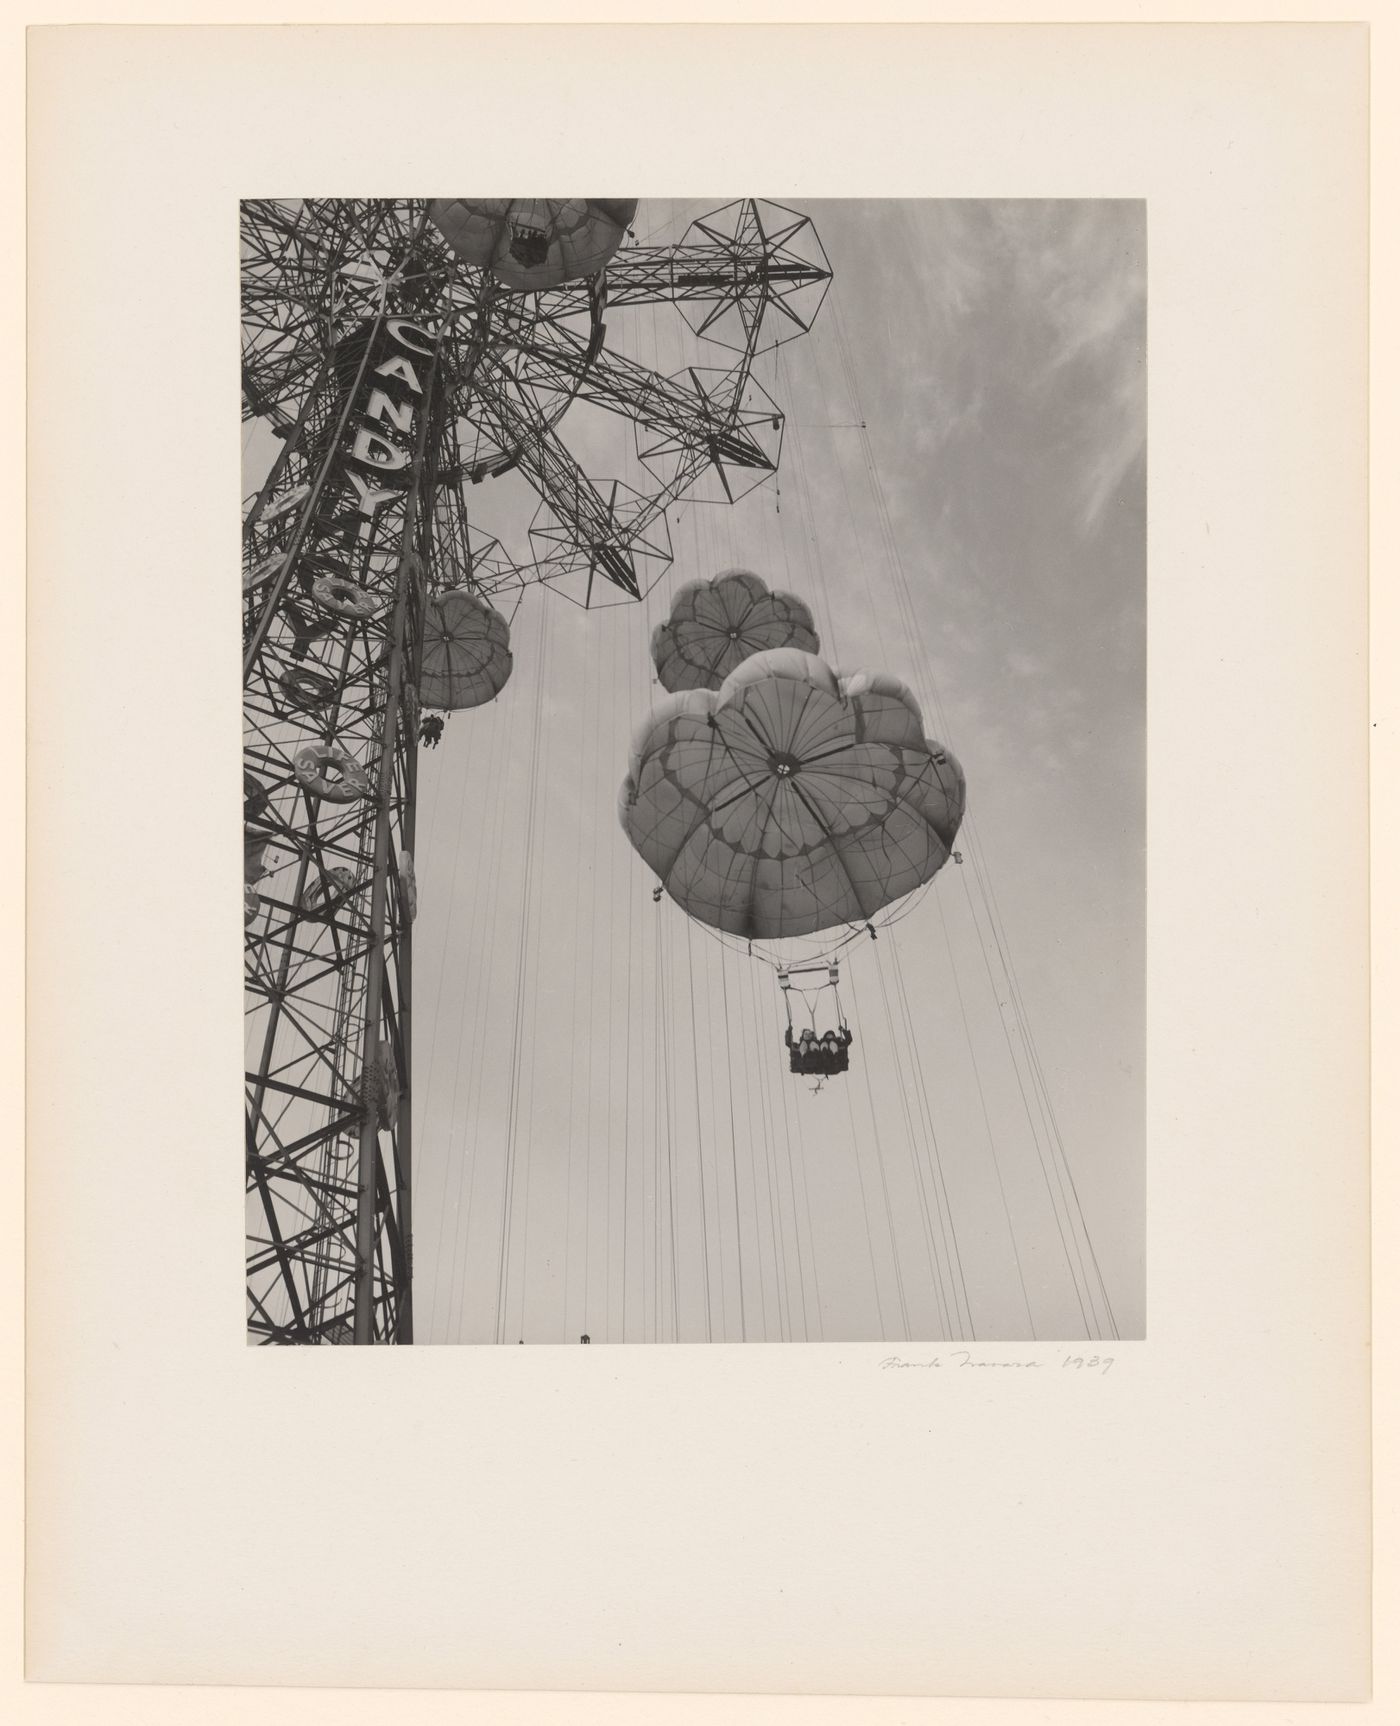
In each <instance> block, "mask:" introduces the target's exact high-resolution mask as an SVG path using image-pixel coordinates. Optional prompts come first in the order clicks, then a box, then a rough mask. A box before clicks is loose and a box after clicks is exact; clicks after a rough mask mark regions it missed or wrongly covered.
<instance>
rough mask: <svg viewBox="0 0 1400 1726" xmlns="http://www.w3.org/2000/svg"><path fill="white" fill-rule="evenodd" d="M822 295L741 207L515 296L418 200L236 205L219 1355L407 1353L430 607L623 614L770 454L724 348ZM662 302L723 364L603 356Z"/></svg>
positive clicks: (770, 228)
mask: <svg viewBox="0 0 1400 1726" xmlns="http://www.w3.org/2000/svg"><path fill="white" fill-rule="evenodd" d="M828 280H829V270H828V268H827V264H826V259H825V256H824V255H823V253H822V251H821V247H820V243H819V242H818V241H817V239H816V236H815V233H814V232H813V230H812V228H811V224H810V223H809V222H808V221H807V220H806V218H804V217H802V216H800V215H796V214H794V213H793V212H791V211H787V210H783V209H780V208H779V207H777V206H774V205H768V204H759V203H755V202H752V201H744V202H742V203H738V204H732V205H729V206H727V207H726V208H725V209H724V210H722V211H719V212H717V213H716V214H715V215H714V216H712V217H708V218H706V219H705V220H704V221H702V222H697V223H695V224H694V225H693V226H692V227H691V229H690V230H689V231H688V232H687V234H686V236H685V239H684V240H683V241H682V242H681V243H680V244H679V245H676V246H669V247H647V246H633V247H629V248H624V249H623V250H622V251H621V252H620V253H618V254H617V256H616V257H615V258H614V259H613V260H612V262H611V263H610V264H609V265H608V267H607V270H606V271H605V272H604V273H603V274H600V275H596V276H593V277H589V278H586V279H583V280H579V281H574V282H569V283H566V284H565V285H564V286H562V287H559V288H554V289H550V290H548V291H546V292H540V293H533V294H531V293H516V292H512V291H509V290H506V289H503V288H502V287H500V286H499V284H497V283H496V282H495V281H494V280H493V279H492V278H491V277H490V276H489V275H488V274H486V273H484V272H482V271H480V270H477V269H475V268H473V267H471V266H470V265H466V264H463V263H461V262H459V261H458V260H457V259H456V258H454V256H453V255H452V253H451V252H450V251H449V250H448V248H447V246H446V245H445V244H444V243H443V241H442V239H441V237H440V236H439V235H438V234H437V232H436V230H435V229H434V228H433V227H432V225H431V224H430V223H429V221H428V219H427V214H426V205H425V204H424V202H423V201H421V200H419V201H412V200H408V201H389V200H383V201H354V202H349V201H339V200H320V201H316V200H309V201H305V202H301V203H284V202H269V201H255V202H250V203H248V204H245V206H244V207H243V212H242V290H243V335H244V341H243V402H244V415H245V418H252V419H257V420H260V421H262V422H263V423H264V424H265V425H266V426H267V427H269V428H270V429H271V430H272V431H273V433H274V434H275V435H276V437H277V438H278V439H280V442H281V448H280V451H279V453H278V455H277V458H276V460H275V461H274V462H273V463H272V465H271V468H270V470H269V472H268V474H267V477H266V479H265V481H264V482H263V484H262V485H261V486H260V487H259V489H258V491H257V493H256V495H255V496H253V497H252V498H250V499H249V500H248V502H247V505H246V509H245V517H244V525H243V541H244V577H243V639H244V830H245V840H244V851H245V857H244V862H245V866H244V880H245V887H244V892H245V972H246V983H247V996H248V1015H247V1040H246V1053H247V1060H246V1066H247V1075H246V1104H247V1127H246V1162H247V1189H248V1208H249V1215H248V1262H247V1284H248V1326H249V1335H250V1340H253V1341H256V1342H260V1343H271V1342H349V1341H354V1342H357V1343H370V1342H411V1341H412V1340H413V1303H412V1279H413V1231H412V1209H411V1201H412V1157H411V1146H412V1094H411V1089H410V1084H409V1077H410V1073H411V1070H412V994H413V991H412V926H413V918H414V914H415V911H416V899H417V895H416V888H415V884H414V870H413V850H414V813H415V804H416V795H415V793H416V775H417V748H418V741H419V723H420V700H419V695H418V689H419V683H420V675H421V665H422V652H423V642H424V628H425V616H426V615H428V614H429V610H430V602H431V600H432V597H433V596H434V595H436V594H439V593H442V592H445V591H447V590H449V589H458V588H467V589H469V590H471V591H473V592H474V593H476V594H477V595H479V596H480V597H482V598H486V599H489V598H490V597H492V596H493V595H500V594H501V593H502V592H504V591H506V590H508V589H513V588H519V587H520V586H522V585H524V584H526V583H531V582H543V583H546V584H547V585H549V586H552V587H555V588H558V589H560V590H562V591H564V592H566V593H569V594H570V595H571V596H573V597H575V598H578V599H579V600H580V601H581V602H582V603H583V604H585V605H587V604H590V603H595V602H596V601H597V599H598V597H599V596H600V594H601V593H602V592H604V591H612V592H614V593H620V594H622V595H624V596H629V597H632V598H636V597H639V596H640V595H641V594H642V593H643V592H644V591H645V590H646V588H647V587H649V586H650V585H651V584H652V583H653V582H654V581H655V580H656V579H657V578H658V577H659V575H660V574H661V573H662V571H663V570H664V569H665V567H666V565H667V564H668V563H669V561H670V547H669V536H668V532H667V525H666V510H667V508H668V506H669V505H670V504H672V503H674V502H675V501H676V500H678V499H679V498H681V497H682V496H684V495H686V494H687V493H689V492H691V491H692V489H693V488H694V487H695V486H696V485H697V483H698V482H700V481H701V480H702V479H703V478H704V477H705V476H707V475H708V476H710V477H711V478H712V479H713V480H714V481H715V482H716V488H717V491H716V494H717V495H718V496H720V497H721V498H730V499H732V498H734V497H736V496H738V495H741V493H742V492H743V491H745V490H747V489H749V488H750V487H751V486H752V485H753V484H755V483H758V482H759V481H761V480H762V479H764V478H765V477H767V476H768V475H770V474H771V473H773V471H774V470H775V469H776V466H777V460H778V449H779V445H780V441H781V429H782V414H781V411H780V409H779V408H778V407H777V406H776V404H774V403H773V401H772V400H771V398H769V396H768V395H767V394H766V392H764V391H763V390H762V389H761V387H760V386H759V385H758V383H757V380H756V379H755V378H754V376H753V361H754V357H755V355H756V354H757V353H758V352H760V351H761V350H762V349H763V348H764V347H768V346H772V345H774V344H775V343H776V342H778V341H782V340H785V339H787V338H788V337H789V336H792V335H797V334H800V333H802V332H803V331H805V330H806V329H807V328H809V327H810V324H811V321H812V318H813V317H814V316H815V314H816V310H817V307H818V306H819V304H820V301H821V298H822V295H823V294H824V292H825V287H826V284H827V282H828ZM663 303H664V304H666V305H670V306H673V307H675V308H676V310H677V311H678V312H679V314H680V315H681V316H682V317H684V318H685V319H686V321H687V323H688V324H689V325H690V328H691V330H692V331H693V332H694V334H695V337H696V339H697V343H705V344H708V351H709V352H711V353H713V352H715V351H718V352H720V353H721V354H723V356H724V359H725V363H724V364H723V365H720V366H715V365H714V364H713V363H712V362H711V363H707V364H705V365H701V364H698V363H697V365H695V366H693V367H688V368H687V369H686V371H685V373H683V374H682V375H679V376H676V377H671V378H667V377H664V376H661V375H659V374H658V373H656V372H654V371H651V370H648V369H647V368H646V367H644V366H641V365H638V364H637V363H635V362H634V361H631V360H628V359H626V358H624V357H623V356H622V355H621V354H619V353H615V352H610V351H609V349H608V347H607V342H606V337H607V329H606V313H607V311H608V308H609V307H619V306H633V305H657V304H663ZM574 401H587V402H590V403H592V404H594V405H595V406H597V407H601V408H603V409H605V410H606V411H608V412H610V413H613V414H619V415H622V416H624V417H625V418H626V419H628V420H630V421H631V422H632V423H633V425H634V426H635V428H636V439H637V453H638V456H639V457H640V459H641V462H642V464H643V466H644V468H645V470H646V471H647V472H648V473H649V474H651V475H652V476H653V479H654V485H653V487H652V489H651V490H650V492H649V493H648V494H647V495H641V494H639V493H637V492H635V491H632V490H629V488H627V487H625V486H623V485H622V484H621V483H620V482H617V481H599V482H595V481H594V480H593V479H591V478H590V477H589V476H588V475H587V474H586V473H584V471H583V470H582V468H581V467H580V465H579V464H578V462H577V461H576V460H575V459H574V457H573V456H572V454H571V453H570V451H569V448H568V446H567V443H566V442H565V438H564V430H563V428H561V422H562V421H563V420H564V416H565V414H566V412H567V410H568V408H569V406H570V404H571V403H573V402H574ZM511 469H514V470H516V471H518V472H519V473H520V474H521V475H523V476H524V477H525V478H526V479H527V480H528V482H529V484H530V485H531V487H532V488H533V490H534V492H535V493H536V495H537V498H538V509H537V512H536V516H535V520H534V522H533V524H532V526H531V528H530V535H529V537H530V547H531V553H532V556H531V557H530V558H528V559H526V560H516V561H512V560H510V559H508V558H507V557H506V556H504V555H503V553H502V552H501V550H500V548H499V547H496V546H494V545H493V544H492V543H491V542H489V541H487V540H486V539H485V538H484V537H483V536H481V535H480V534H478V533H477V532H476V530H475V529H474V528H473V525H472V522H471V519H470V507H469V500H470V496H471V490H472V487H473V485H475V484H479V483H481V482H482V481H483V480H486V479H488V478H489V477H491V476H493V475H497V474H501V473H504V472H506V471H508V470H511ZM600 580H601V582H602V583H603V584H605V585H604V587H602V588H600V587H599V586H598V583H599V581H600Z"/></svg>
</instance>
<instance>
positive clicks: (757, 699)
mask: <svg viewBox="0 0 1400 1726" xmlns="http://www.w3.org/2000/svg"><path fill="white" fill-rule="evenodd" d="M965 800H966V787H965V783H964V779H963V773H962V769H961V768H960V767H959V765H958V763H957V761H956V760H955V759H954V758H953V756H952V755H951V754H950V753H949V752H948V751H947V750H946V749H944V748H942V747H941V745H939V744H938V743H935V742H933V741H931V740H930V739H928V738H926V737H925V736H924V730H923V719H922V716H921V714H920V712H919V707H918V704H917V702H916V701H915V699H914V697H913V695H912V694H911V693H910V692H909V690H908V689H907V688H906V687H905V686H904V684H902V683H901V682H899V680H898V679H897V678H893V677H888V676H885V675H883V674H881V673H876V672H864V671H861V672H855V673H853V674H852V675H850V676H847V677H841V676H838V675H837V674H836V673H835V672H834V671H832V670H831V668H830V667H829V666H827V665H826V663H825V662H824V661H823V660H821V659H819V658H817V657H816V656H815V655H814V654H810V653H803V652H801V651H800V650H798V649H796V648H790V647H788V648H777V649H772V650H769V651H767V652H763V653H756V654H753V655H752V656H751V657H749V658H748V659H745V660H744V661H743V662H742V663H741V664H740V665H739V666H737V667H736V668H735V670H733V671H732V672H730V674H729V676H728V677H727V678H726V679H725V680H724V682H723V683H722V684H721V685H720V687H719V689H718V690H717V691H712V690H703V689H702V690H688V691H683V692H681V693H678V694H674V695H672V696H670V697H669V698H668V699H667V700H665V701H663V702H662V703H661V704H660V705H659V706H658V707H657V708H656V709H655V710H654V711H653V712H652V714H651V715H650V717H649V718H648V719H647V720H646V722H645V723H644V724H643V726H642V727H641V729H640V730H639V732H638V733H637V736H636V739H635V741H634V744H633V749H632V759H631V763H630V770H629V772H628V775H627V778H626V780H625V781H624V783H623V787H622V792H621V796H620V799H619V808H618V813H619V816H620V819H621V821H622V826H623V829H624V831H625V832H626V834H627V837H628V839H629V840H630V841H631V842H632V845H633V846H634V847H635V849H636V850H637V851H638V853H639V854H640V855H641V856H642V858H643V859H644V860H645V862H646V863H647V864H648V865H649V866H650V868H651V869H652V870H653V871H654V872H655V873H656V874H657V876H659V878H660V880H661V884H662V886H663V888H664V889H665V891H666V892H667V893H668V894H669V895H670V897H671V898H672V899H674V900H675V901H676V903H677V904H678V905H679V906H680V907H681V909H682V910H683V911H685V912H686V913H687V914H688V915H689V916H691V917H694V918H695V919H696V920H697V921H699V922H701V923H705V924H708V925H710V926H711V927H712V928H715V929H718V930H721V931H724V932H727V933H728V934H730V935H736V936H739V937H742V938H744V939H746V940H748V941H750V942H753V941H768V940H776V941H787V940H789V939H791V938H793V937H797V936H807V935H812V934H814V933H817V932H820V931H823V930H831V929H836V928H839V927H840V926H842V925H847V926H852V925H854V926H857V927H860V926H864V925H866V924H868V923H869V922H870V920H871V919H872V918H873V917H875V916H876V915H877V913H879V912H880V911H882V910H883V909H884V908H885V907H886V906H889V905H892V904H893V903H894V902H895V901H896V900H898V899H901V898H903V897H904V896H905V895H906V894H908V893H911V892H913V891H914V889H916V888H917V887H919V886H921V885H923V883H925V882H926V881H929V880H931V879H932V877H933V876H934V875H935V874H936V873H937V871H938V870H939V869H941V868H942V867H943V865H944V864H945V863H946V862H947V861H948V859H949V857H950V856H951V854H952V848H953V840H954V838H955V837H956V835H957V831H958V827H959V825H960V823H961V821H962V816H963V809H964V804H965Z"/></svg>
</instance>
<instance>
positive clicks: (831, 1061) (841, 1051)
mask: <svg viewBox="0 0 1400 1726" xmlns="http://www.w3.org/2000/svg"><path fill="white" fill-rule="evenodd" d="M784 1040H785V1041H786V1043H787V1047H788V1069H789V1071H790V1072H794V1073H811V1074H816V1075H820V1076H823V1077H827V1078H829V1077H830V1076H831V1075H832V1074H833V1073H844V1072H845V1071H846V1069H847V1068H848V1067H849V1066H850V1064H851V1057H850V1047H851V1044H852V1043H853V1042H854V1041H855V1038H854V1037H853V1036H852V1034H851V1032H850V1031H848V1030H847V1029H846V1027H845V1026H844V1025H842V1026H841V1028H840V1030H837V1031H827V1032H826V1033H825V1034H824V1035H823V1036H820V1037H819V1036H818V1035H817V1033H816V1032H815V1031H803V1033H802V1035H801V1036H800V1037H798V1038H797V1039H796V1040H794V1038H793V1035H792V1026H791V1025H789V1026H788V1028H787V1030H786V1032H785V1033H784Z"/></svg>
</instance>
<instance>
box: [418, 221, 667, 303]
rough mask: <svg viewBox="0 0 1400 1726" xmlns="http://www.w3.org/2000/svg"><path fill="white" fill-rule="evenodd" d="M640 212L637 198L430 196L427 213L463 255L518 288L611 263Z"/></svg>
mask: <svg viewBox="0 0 1400 1726" xmlns="http://www.w3.org/2000/svg"><path fill="white" fill-rule="evenodd" d="M636 214H637V200H636V199H635V198H431V199H429V201H428V218H429V220H430V221H431V222H432V224H433V226H434V227H435V228H436V229H437V230H438V232H439V233H440V234H441V235H442V237H443V239H444V240H446V241H447V244H448V246H449V247H450V248H451V250H452V251H453V252H454V253H455V254H456V255H457V257H459V258H461V259H462V260H463V262H465V263H468V264H475V265H476V266H477V268H478V269H482V270H486V271H488V272H489V273H490V274H491V275H492V276H494V277H495V279H496V280H497V281H498V282H499V283H500V284H501V285H502V286H503V287H505V288H509V289H511V290H513V291H514V292H516V293H522V294H525V293H539V292H541V291H543V290H544V289H546V288H557V287H559V286H560V285H561V284H562V283H564V282H572V281H577V280H579V278H581V277H583V276H593V275H597V273H598V272H599V271H600V270H602V269H604V268H606V266H607V264H608V261H609V260H610V259H611V257H612V256H613V254H614V253H615V252H616V251H617V248H618V247H619V246H620V245H621V244H622V241H623V238H624V236H625V235H626V233H627V230H628V229H629V228H630V227H631V225H632V219H633V217H634V216H635V215H636Z"/></svg>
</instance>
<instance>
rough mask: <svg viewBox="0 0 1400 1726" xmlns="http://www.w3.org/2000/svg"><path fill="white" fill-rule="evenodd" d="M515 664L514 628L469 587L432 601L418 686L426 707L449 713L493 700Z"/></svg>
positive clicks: (425, 622) (426, 619)
mask: <svg viewBox="0 0 1400 1726" xmlns="http://www.w3.org/2000/svg"><path fill="white" fill-rule="evenodd" d="M513 664H514V661H513V660H512V658H511V652H510V625H509V624H508V623H507V622H506V620H505V618H503V617H502V616H501V614H500V612H499V611H496V610H494V609H493V608H492V607H491V606H489V605H488V604H487V603H486V601H485V600H484V599H482V598H480V597H479V596H478V595H477V594H475V593H473V592H472V591H471V589H470V588H465V587H454V588H449V589H448V591H447V592H446V593H439V594H435V595H434V596H433V597H432V598H431V599H429V601H428V603H427V605H426V606H425V607H424V611H423V670H422V676H421V677H420V679H419V685H418V696H419V700H420V701H421V702H422V705H423V706H424V707H436V708H439V709H441V710H443V711H446V712H449V713H451V712H456V711H457V710H458V709H459V708H463V707H480V706H482V705H483V703H485V702H487V701H493V700H494V699H495V698H496V696H498V695H499V694H500V692H501V690H502V689H503V688H504V687H505V684H506V679H507V678H508V677H509V676H510V674H511V668H512V666H513Z"/></svg>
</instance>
